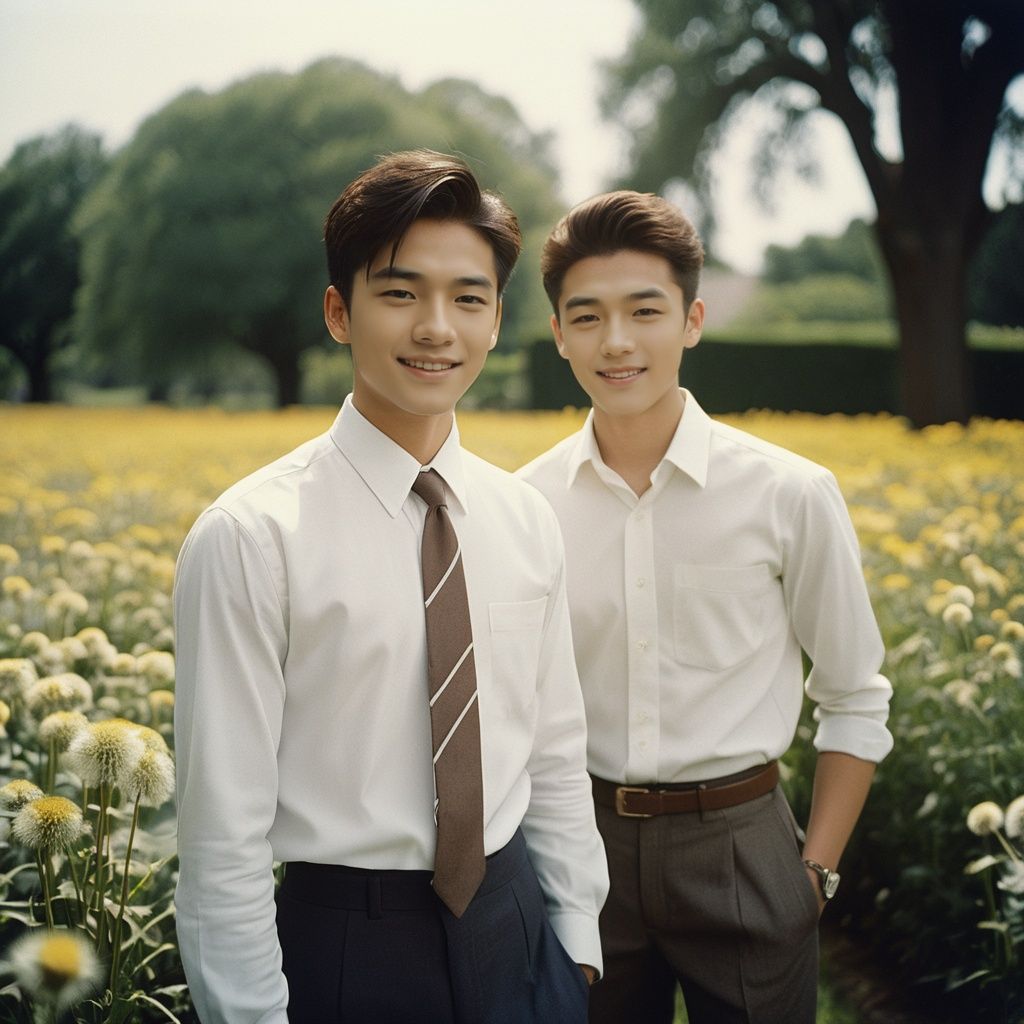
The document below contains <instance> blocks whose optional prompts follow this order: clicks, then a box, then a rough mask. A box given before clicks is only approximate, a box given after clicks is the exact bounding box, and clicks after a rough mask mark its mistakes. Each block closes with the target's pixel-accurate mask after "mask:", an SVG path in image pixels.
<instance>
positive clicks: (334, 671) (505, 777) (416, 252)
mask: <svg viewBox="0 0 1024 1024" xmlns="http://www.w3.org/2000/svg"><path fill="white" fill-rule="evenodd" d="M325 242H326V247H327V262H328V272H329V275H330V287H328V288H327V291H326V295H325V298H324V315H325V319H326V322H327V327H328V330H329V331H330V333H331V335H332V336H333V337H334V339H335V340H336V341H337V342H339V343H340V344H343V345H347V346H349V347H350V348H351V351H352V356H353V364H354V375H355V384H354V388H353V393H352V395H351V396H350V397H349V398H348V399H346V401H345V404H344V406H343V407H342V409H341V411H340V413H339V414H338V417H337V419H336V420H335V422H334V424H333V426H332V427H331V428H330V429H329V430H328V431H327V432H326V433H324V434H322V435H321V436H320V437H317V438H314V439H313V440H311V441H309V442H308V443H307V444H305V445H303V446H302V447H300V448H298V449H296V450H295V451H294V452H292V453H290V454H288V455H285V456H283V457H282V458H281V459H279V460H277V461H276V462H274V463H272V464H271V465H269V466H266V467H264V468H263V469H261V470H258V471H257V472H256V473H254V474H251V475H250V476H248V477H246V478H245V479H244V480H242V481H240V482H239V483H238V484H236V485H235V486H234V487H232V488H230V489H229V490H228V491H227V492H225V493H224V494H223V495H221V497H220V498H218V499H217V501H215V502H214V503H213V505H211V506H210V508H208V509H207V510H206V511H205V512H204V513H203V514H202V515H201V516H200V518H199V520H198V521H197V523H196V524H195V526H194V527H193V529H192V531H191V532H190V534H189V536H188V538H187V539H186V541H185V544H184V546H183V548H182V552H181V556H180V559H179V563H178V574H177V579H176V584H175V620H176V625H177V665H178V678H177V702H176V707H175V733H176V737H177V755H178V767H179V772H178V812H179V813H178V848H179V862H180V867H181V870H180V876H179V880H178V887H177V896H176V904H177V928H178V936H179V942H180V947H181V954H182V960H183V962H184V966H185V973H186V976H187V979H188V983H189V988H190V991H191V994H192V998H193V1001H194V1003H195V1006H196V1010H197V1013H198V1016H199V1018H200V1020H202V1021H203V1024H336V1022H349V1021H380V1022H382V1024H383V1022H387V1024H406V1022H408V1024H548V1022H554V1021H558V1022H559V1024H573V1022H577V1024H582V1022H583V1021H585V1020H586V1014H587V982H588V980H591V979H592V978H593V975H594V973H595V971H596V970H599V969H600V946H599V940H598V926H597V915H598V911H599V909H600V906H601V903H602V902H603V899H604V894H605V892H606V890H607V869H606V866H605V858H604V852H603V850H602V846H601V840H600V837H599V835H598V833H597V830H596V828H595V825H594V809H593V803H592V801H591V796H590V784H589V780H588V778H587V773H586V764H585V725H584V711H583V704H582V700H581V697H580V692H579V683H578V680H577V678H576V669H575V665H574V664H573V655H572V643H571V634H570V629H569V622H568V609H567V607H566V600H565V586H564V571H563V567H564V561H563V552H562V542H561V539H560V537H559V531H558V525H557V523H556V521H555V518H554V516H553V515H552V513H551V509H550V508H549V507H548V506H547V504H546V503H545V502H544V501H543V500H542V499H541V498H540V497H539V496H538V495H537V494H536V492H535V491H533V490H532V489H531V488H530V487H527V486H526V485H525V484H523V483H522V482H520V481H518V480H516V479H515V478H514V477H512V476H510V475H509V474H508V473H505V472H503V471H502V470H499V469H497V468H495V467H494V466H491V465H489V464H488V463H486V462H484V461H483V460H482V459H479V458H476V457H475V456H473V455H472V454H470V453H469V452H467V451H465V450H463V448H462V447H461V445H460V443H459V434H458V428H457V426H456V423H455V419H454V415H453V410H454V407H455V403H456V402H457V401H458V399H459V398H461V396H462V395H463V393H464V392H465V391H466V389H467V388H469V386H470V385H471V384H472V383H473V381H474V380H475V379H476V376H477V374H479V372H480V370H481V368H482V367H483V364H484V360H485V359H486V357H487V353H488V352H489V351H490V350H491V349H492V348H493V347H494V345H495V342H496V341H497V337H498V327H499V324H500V322H501V295H502V292H503V290H504V287H505V284H506V283H507V281H508V278H509V275H510V274H511V272H512V268H513V266H514V265H515V261H516V258H517V256H518V254H519V244H520V234H519V228H518V225H517V223H516V218H515V215H514V214H513V213H512V211H511V210H510V209H509V208H508V207H507V206H506V204H505V203H504V202H503V201H502V200H501V199H500V197H498V196H497V195H494V194H493V193H489V192H484V191H482V190H481V189H480V188H479V186H478V184H477V182H476V180H475V178H474V176H473V174H472V173H471V171H470V170H469V168H468V167H466V166H465V165H464V164H463V163H461V162H460V161H457V160H454V159H452V158H450V157H445V156H442V155H440V154H437V153H430V152H413V153H397V154H393V155H391V156H388V157H385V158H383V159H381V160H380V161H379V162H378V163H377V164H376V165H375V166H374V167H371V168H370V169H368V170H367V171H365V172H364V173H363V174H361V175H360V176H359V177H358V178H357V179H356V180H355V181H353V182H352V183H351V184H350V185H349V186H348V187H347V188H346V189H345V190H344V192H343V193H342V194H341V196H340V197H339V198H338V200H337V201H336V202H335V204H334V206H333V207H332V208H331V211H330V213H329V214H328V217H327V223H326V225H325ZM424 491H426V492H427V493H426V494H424V493H423V492H424ZM442 513H443V514H442ZM445 522H447V527H446V529H445V530H444V531H443V532H444V534H445V540H446V542H447V541H452V528H453V531H454V542H453V543H452V546H451V548H450V549H449V551H448V553H447V554H446V555H445V558H444V561H443V562H440V561H438V560H437V558H436V557H435V558H434V559H433V564H432V567H431V566H430V565H428V553H429V552H433V553H434V554H435V555H436V552H437V551H438V550H441V548H440V547H435V545H433V544H431V543H428V540H429V537H431V536H434V535H435V534H436V529H435V528H436V527H437V526H438V524H439V523H441V524H444V523H445ZM428 526H430V527H431V529H430V530H428ZM452 551H454V554H452ZM421 553H422V556H423V557H422V562H421ZM421 566H422V577H421ZM445 567H447V568H446V569H445ZM428 568H429V569H431V572H432V573H433V571H434V570H436V574H432V575H429V583H428ZM442 569H444V572H443V574H442V572H441V570H442ZM438 577H439V579H438ZM463 577H464V580H465V582H464V584H463ZM460 593H461V595H462V600H461V602H460V601H459V594H460ZM435 598H436V599H437V600H436V601H435ZM467 603H468V609H467V608H466V607H465V606H466V604H467ZM460 605H461V607H460ZM439 606H441V607H442V608H444V610H445V611H446V614H445V615H444V617H443V620H442V621H441V623H440V628H439V629H434V630H432V629H431V627H430V624H429V623H428V621H427V620H428V619H430V616H431V614H432V611H431V609H434V610H436V609H438V607H439ZM467 612H468V615H467V614H466V613H467ZM447 613H452V614H447ZM454 613H458V614H454ZM467 618H468V620H469V621H468V622H467V621H466V620H467ZM434 622H435V624H436V622H437V620H434ZM470 626H471V634H470V635H469V636H468V645H467V646H465V647H464V648H463V647H461V646H460V647H459V648H458V651H462V654H461V657H458V658H457V660H456V655H457V653H458V651H455V652H453V651H452V650H451V649H450V648H451V645H450V644H448V645H447V647H448V650H447V652H446V651H445V647H446V644H445V641H446V640H447V639H448V638H450V637H453V636H456V635H457V636H458V639H459V642H460V644H461V643H462V642H464V641H465V639H466V637H467V632H468V631H469V627H470ZM456 627H458V629H459V630H461V629H463V628H465V629H466V630H467V632H458V633H457V629H456ZM434 639H439V640H440V641H441V642H440V643H439V644H435V643H434V642H433V640H434ZM428 641H429V642H428ZM446 654H447V655H450V656H451V660H447V658H446ZM449 667H450V671H449ZM438 670H439V671H438ZM442 679H443V680H444V681H443V684H441V683H440V680H442ZM435 683H437V684H438V685H436V686H435ZM428 684H429V685H430V689H429V690H428ZM450 698H451V699H450ZM456 748H459V749H461V750H462V751H463V754H464V755H466V756H465V757H463V758H462V759H461V760H459V761H458V762H457V763H455V762H448V763H449V764H453V768H452V770H451V772H450V773H449V774H448V775H447V776H445V778H446V779H447V784H446V785H442V782H441V780H442V775H441V774H440V772H439V771H438V768H437V767H435V766H441V769H442V771H443V770H444V768H443V762H442V761H441V758H442V757H449V756H451V755H452V752H453V751H455V750H456ZM474 748H475V756H474V757H472V758H470V759H469V760H466V757H468V755H469V754H471V753H473V752H474ZM471 762H472V763H471ZM453 780H454V782H453ZM435 783H436V785H435ZM445 829H447V832H446V833H445V834H446V835H448V836H449V837H450V836H452V835H455V836H456V839H458V841H454V842H453V841H451V840H449V841H448V842H447V843H442V834H443V831H444V830H445ZM452 829H455V831H454V832H453V831H452ZM442 846H443V847H444V848H445V849H446V850H447V851H448V854H447V855H446V856H445V857H441V856H440V850H441V849H442ZM435 853H437V854H438V855H437V856H435ZM274 861H283V862H286V863H285V868H284V881H283V883H282V885H281V888H280V891H279V892H278V893H277V896H276V907H275V891H274V874H273V870H272V867H273V862H274Z"/></svg>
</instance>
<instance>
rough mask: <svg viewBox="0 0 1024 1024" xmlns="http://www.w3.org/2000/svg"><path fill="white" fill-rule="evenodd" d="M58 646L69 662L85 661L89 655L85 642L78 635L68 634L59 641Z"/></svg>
mask: <svg viewBox="0 0 1024 1024" xmlns="http://www.w3.org/2000/svg"><path fill="white" fill-rule="evenodd" d="M57 646H58V647H59V648H60V649H61V652H62V653H63V655H64V660H65V661H67V662H68V663H69V664H74V663H75V662H76V661H85V660H86V659H87V658H88V657H89V652H88V651H87V650H86V647H85V644H83V643H82V641H81V640H79V639H78V637H76V636H66V637H63V638H62V639H60V640H58V641H57Z"/></svg>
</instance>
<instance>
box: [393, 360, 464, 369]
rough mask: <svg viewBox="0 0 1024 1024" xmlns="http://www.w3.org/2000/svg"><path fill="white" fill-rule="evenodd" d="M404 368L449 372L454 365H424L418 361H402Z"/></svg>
mask: <svg viewBox="0 0 1024 1024" xmlns="http://www.w3.org/2000/svg"><path fill="white" fill-rule="evenodd" d="M402 362H403V363H405V365H406V366H414V367H415V368H416V369H417V370H450V369H451V368H452V367H453V366H454V365H455V364H454V363H425V362H423V361H422V360H419V359H403V360H402Z"/></svg>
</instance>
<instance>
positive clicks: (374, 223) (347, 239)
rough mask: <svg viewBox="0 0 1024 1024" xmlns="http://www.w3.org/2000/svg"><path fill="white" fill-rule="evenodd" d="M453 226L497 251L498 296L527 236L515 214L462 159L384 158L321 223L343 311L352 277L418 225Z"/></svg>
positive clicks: (424, 152) (417, 154) (428, 154)
mask: <svg viewBox="0 0 1024 1024" xmlns="http://www.w3.org/2000/svg"><path fill="white" fill-rule="evenodd" d="M423 218H426V219H432V220H449V221H457V222H458V223H461V224H465V225H466V226H467V227H471V228H473V229H475V230H476V231H478V232H480V234H481V235H483V237H484V238H485V239H486V240H487V242H488V243H489V244H490V246H491V250H492V252H493V253H494V269H495V273H496V276H497V279H498V293H499V294H501V292H503V291H504V289H505V285H506V284H507V283H508V279H509V277H510V276H511V274H512V270H513V268H514V267H515V265H516V260H517V259H518V258H519V250H520V249H521V248H522V236H521V234H520V231H519V222H518V221H517V220H516V215H515V214H514V213H513V212H512V210H511V209H510V208H509V207H508V205H507V204H506V203H505V201H504V199H502V198H501V196H499V195H497V194H496V193H494V192H489V191H485V190H482V189H481V188H480V185H479V183H478V182H477V180H476V178H475V177H474V175H473V172H472V171H471V170H470V169H469V168H468V167H467V166H466V165H465V164H464V163H462V161H460V160H457V159H455V158H454V157H451V156H445V155H444V154H443V153H435V152H433V151H431V150H428V149H417V150H410V151H407V152H404V153H391V154H389V155H387V156H383V157H380V158H379V159H378V161H377V163H375V164H374V165H373V166H372V167H370V168H369V169H368V170H366V171H364V172H363V173H362V174H360V175H359V177H358V178H356V179H355V181H353V182H352V183H351V184H350V185H349V186H348V187H347V188H346V189H345V191H344V192H342V193H341V195H340V196H338V198H337V199H336V200H335V201H334V205H333V206H332V207H331V209H330V212H329V213H328V214H327V220H326V221H325V222H324V244H325V246H326V248H327V273H328V275H329V277H330V281H331V284H332V285H334V287H335V288H337V289H338V291H339V292H340V294H341V297H342V299H343V300H344V302H345V305H346V306H349V305H350V304H351V301H352V285H353V282H354V280H355V273H356V271H357V270H358V269H359V268H360V267H365V268H366V273H367V276H369V271H370V265H371V264H372V263H373V261H374V260H375V259H376V258H377V255H378V253H380V251H381V250H382V249H383V248H384V247H385V246H387V245H390V246H391V261H392V262H394V259H395V255H396V254H397V252H398V247H399V246H400V245H401V243H402V239H403V238H404V237H405V234H406V232H407V231H408V230H409V228H410V227H412V225H413V223H414V222H415V221H417V220H420V219H423Z"/></svg>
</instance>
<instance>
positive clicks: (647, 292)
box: [565, 288, 668, 312]
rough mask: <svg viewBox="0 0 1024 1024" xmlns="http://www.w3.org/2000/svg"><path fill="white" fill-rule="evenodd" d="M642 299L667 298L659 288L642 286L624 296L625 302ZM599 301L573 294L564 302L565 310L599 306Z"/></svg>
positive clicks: (587, 296)
mask: <svg viewBox="0 0 1024 1024" xmlns="http://www.w3.org/2000/svg"><path fill="white" fill-rule="evenodd" d="M643 299H666V300H667V299H668V295H666V294H665V292H663V291H662V290H661V289H660V288H643V289H641V290H640V291H638V292H630V293H629V294H628V295H627V296H626V301H627V302H640V301H642V300H643ZM599 305H600V301H599V300H598V299H594V298H591V297H590V296H589V295H574V296H573V297H572V298H571V299H569V300H568V301H567V302H566V303H565V310H566V312H568V311H569V310H570V309H577V308H578V307H580V306H599Z"/></svg>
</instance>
